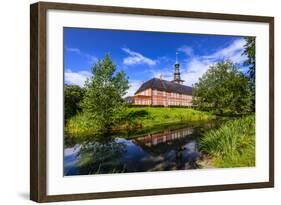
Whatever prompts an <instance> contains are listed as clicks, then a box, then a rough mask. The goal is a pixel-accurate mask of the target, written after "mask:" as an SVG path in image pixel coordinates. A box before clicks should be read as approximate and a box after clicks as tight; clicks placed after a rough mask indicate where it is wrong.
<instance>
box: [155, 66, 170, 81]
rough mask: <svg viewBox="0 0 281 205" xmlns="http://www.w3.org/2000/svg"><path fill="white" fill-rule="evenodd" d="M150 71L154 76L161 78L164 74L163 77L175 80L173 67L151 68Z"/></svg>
mask: <svg viewBox="0 0 281 205" xmlns="http://www.w3.org/2000/svg"><path fill="white" fill-rule="evenodd" d="M150 72H151V74H152V76H153V78H160V76H161V75H162V79H164V80H173V67H171V68H167V69H163V70H151V71H150Z"/></svg>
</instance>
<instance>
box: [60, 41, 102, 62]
mask: <svg viewBox="0 0 281 205" xmlns="http://www.w3.org/2000/svg"><path fill="white" fill-rule="evenodd" d="M65 50H66V51H68V52H73V53H76V54H78V55H80V56H82V57H84V58H86V59H87V61H88V63H89V64H91V65H92V64H94V63H96V62H97V61H98V58H97V57H96V56H94V55H91V54H88V53H85V52H82V51H81V50H80V49H79V48H71V47H67V46H66V47H65Z"/></svg>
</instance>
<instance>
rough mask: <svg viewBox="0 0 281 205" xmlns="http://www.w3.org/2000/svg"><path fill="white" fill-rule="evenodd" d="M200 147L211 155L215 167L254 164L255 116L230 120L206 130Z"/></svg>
mask: <svg viewBox="0 0 281 205" xmlns="http://www.w3.org/2000/svg"><path fill="white" fill-rule="evenodd" d="M200 147H201V150H202V151H204V152H205V153H208V154H209V155H211V156H212V157H213V165H214V166H215V167H249V166H255V117H254V116H248V117H243V118H240V119H236V120H231V121H228V122H226V123H225V124H223V125H222V126H221V127H220V128H218V129H215V130H210V131H208V132H207V133H205V135H204V137H203V138H202V140H201V142H200Z"/></svg>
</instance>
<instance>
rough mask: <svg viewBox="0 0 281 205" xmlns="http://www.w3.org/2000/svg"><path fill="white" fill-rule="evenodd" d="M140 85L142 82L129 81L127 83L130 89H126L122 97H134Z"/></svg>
mask: <svg viewBox="0 0 281 205" xmlns="http://www.w3.org/2000/svg"><path fill="white" fill-rule="evenodd" d="M141 84H142V81H140V80H130V81H129V86H130V88H129V89H128V91H127V93H126V95H125V96H124V97H127V96H134V95H135V92H136V91H137V90H138V89H139V87H140V86H141Z"/></svg>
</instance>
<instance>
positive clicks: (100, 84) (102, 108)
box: [82, 54, 129, 132]
mask: <svg viewBox="0 0 281 205" xmlns="http://www.w3.org/2000/svg"><path fill="white" fill-rule="evenodd" d="M92 74H93V76H92V77H90V78H89V79H88V80H87V81H86V83H85V87H86V93H85V97H84V100H83V102H82V108H83V111H84V112H86V113H87V114H89V115H90V118H91V119H92V120H94V121H95V123H96V124H97V127H98V128H99V129H100V130H101V131H103V132H108V131H110V129H111V128H112V126H113V125H114V124H115V123H116V122H117V121H118V120H120V117H121V114H122V112H123V111H124V109H125V102H124V100H123V99H122V97H123V96H124V95H125V94H126V91H127V89H128V88H129V85H128V78H127V76H126V74H125V72H124V71H120V72H117V73H116V65H115V64H114V63H113V62H112V60H111V58H110V56H109V55H108V54H106V55H105V57H104V59H103V60H99V61H98V62H97V63H96V64H95V65H94V66H93V68H92Z"/></svg>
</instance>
